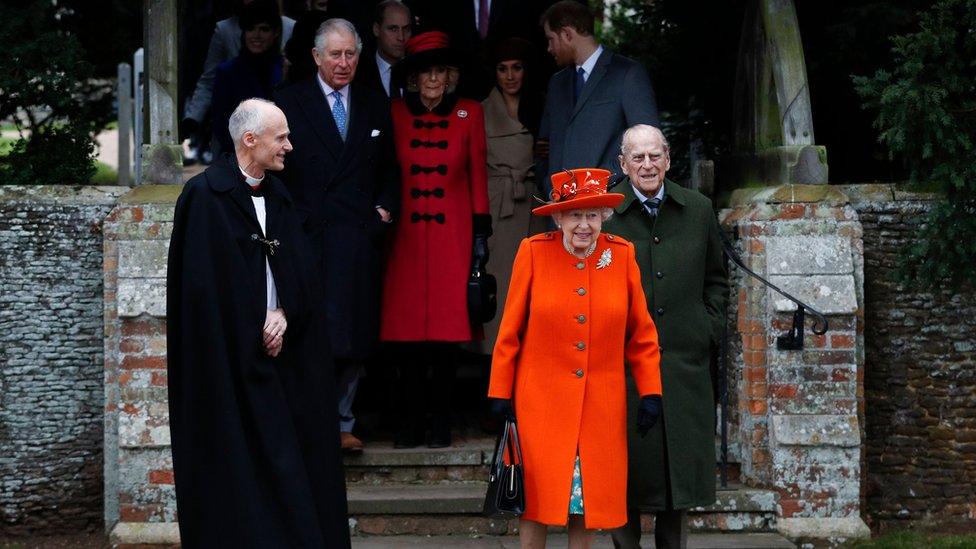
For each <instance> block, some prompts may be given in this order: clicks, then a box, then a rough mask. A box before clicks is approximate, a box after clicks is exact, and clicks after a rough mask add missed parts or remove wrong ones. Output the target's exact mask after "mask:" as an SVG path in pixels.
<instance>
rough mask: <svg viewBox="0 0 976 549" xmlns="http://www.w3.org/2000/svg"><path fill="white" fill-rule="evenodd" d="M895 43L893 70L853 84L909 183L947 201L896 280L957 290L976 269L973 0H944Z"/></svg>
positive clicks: (934, 212)
mask: <svg viewBox="0 0 976 549" xmlns="http://www.w3.org/2000/svg"><path fill="white" fill-rule="evenodd" d="M892 41H893V43H894V47H893V49H892V53H893V58H894V59H893V62H892V63H891V65H890V67H889V68H887V69H881V70H878V71H877V72H876V73H875V74H874V75H872V76H855V77H854V84H855V86H856V87H857V91H858V93H859V94H860V96H861V97H862V99H863V101H864V106H865V107H866V108H868V109H870V110H872V111H873V112H876V114H877V116H876V119H875V122H874V126H875V128H876V129H877V130H878V131H879V141H880V142H881V143H883V144H884V145H885V146H886V147H887V149H888V151H889V154H890V155H891V157H892V158H893V159H901V160H902V161H904V162H905V163H906V165H907V167H908V169H909V173H910V177H911V180H912V183H913V184H916V185H926V184H930V183H931V184H935V185H937V186H938V188H939V189H940V190H941V191H942V193H943V194H944V196H945V199H944V200H943V201H940V202H938V203H937V204H936V206H935V207H934V208H933V209H932V210H931V211H930V213H929V214H928V217H927V219H926V220H925V224H924V225H923V226H922V227H921V229H920V232H919V235H918V236H919V239H918V241H917V243H915V244H913V245H911V246H910V247H908V248H907V249H906V250H905V253H904V256H903V261H902V264H901V266H900V268H899V270H898V276H899V278H900V279H901V281H902V282H905V283H911V284H913V285H918V284H922V285H925V286H930V287H933V286H949V287H957V286H958V285H959V284H961V283H963V282H965V281H967V280H969V279H971V277H972V275H973V273H974V265H976V162H974V150H973V146H974V144H976V0H940V1H938V2H936V3H935V4H933V5H932V6H931V7H930V8H928V9H926V10H924V11H922V12H921V13H920V14H919V28H918V30H917V31H915V32H912V33H908V34H903V35H899V36H895V37H893V38H892Z"/></svg>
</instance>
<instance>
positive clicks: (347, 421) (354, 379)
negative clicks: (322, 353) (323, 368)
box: [335, 359, 364, 433]
mask: <svg viewBox="0 0 976 549" xmlns="http://www.w3.org/2000/svg"><path fill="white" fill-rule="evenodd" d="M335 369H336V397H337V400H338V403H339V431H340V432H343V433H351V432H352V428H353V426H354V425H355V424H356V417H355V416H354V415H353V413H352V404H353V401H355V400H356V390H357V389H358V388H359V380H360V379H361V378H362V377H363V371H364V368H363V363H362V362H359V361H352V360H344V359H337V360H336V361H335Z"/></svg>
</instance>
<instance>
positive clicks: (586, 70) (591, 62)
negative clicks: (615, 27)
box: [576, 46, 603, 82]
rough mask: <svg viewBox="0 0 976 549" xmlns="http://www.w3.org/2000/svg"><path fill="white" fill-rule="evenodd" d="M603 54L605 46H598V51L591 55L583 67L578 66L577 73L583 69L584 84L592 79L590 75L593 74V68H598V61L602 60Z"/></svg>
mask: <svg viewBox="0 0 976 549" xmlns="http://www.w3.org/2000/svg"><path fill="white" fill-rule="evenodd" d="M601 53H603V46H597V47H596V51H594V52H593V53H592V54H590V56H589V57H587V58H586V61H583V64H582V65H576V72H579V69H580V68H581V67H582V69H583V82H586V81H587V80H589V79H590V75H591V74H593V67H595V66H596V60H597V59H599V58H600V54H601Z"/></svg>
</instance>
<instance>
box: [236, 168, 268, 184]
mask: <svg viewBox="0 0 976 549" xmlns="http://www.w3.org/2000/svg"><path fill="white" fill-rule="evenodd" d="M237 169H239V170H241V174H242V175H243V176H244V181H246V182H247V184H248V185H250V186H252V187H260V186H261V182H262V181H264V176H263V175H262V176H261V177H251V176H250V174H248V173H247V172H245V171H244V168H242V167H241V166H240V165H238V166H237Z"/></svg>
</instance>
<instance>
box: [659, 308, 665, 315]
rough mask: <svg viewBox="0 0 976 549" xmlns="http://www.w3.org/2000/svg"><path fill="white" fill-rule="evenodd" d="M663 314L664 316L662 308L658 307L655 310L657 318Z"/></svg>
mask: <svg viewBox="0 0 976 549" xmlns="http://www.w3.org/2000/svg"><path fill="white" fill-rule="evenodd" d="M663 314H664V307H658V308H657V316H661V315H663Z"/></svg>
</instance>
